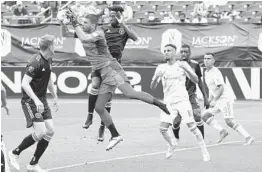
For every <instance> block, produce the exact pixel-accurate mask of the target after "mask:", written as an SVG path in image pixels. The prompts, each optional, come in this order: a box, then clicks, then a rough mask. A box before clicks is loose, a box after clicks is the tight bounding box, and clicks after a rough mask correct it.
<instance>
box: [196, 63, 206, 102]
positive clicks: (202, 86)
mask: <svg viewBox="0 0 262 172" xmlns="http://www.w3.org/2000/svg"><path fill="white" fill-rule="evenodd" d="M195 71H196V75H197V76H198V87H199V89H200V91H201V93H202V94H203V98H204V104H205V106H208V97H207V92H206V89H205V85H204V82H203V81H202V79H201V77H202V73H201V68H200V66H199V64H197V66H196V69H195Z"/></svg>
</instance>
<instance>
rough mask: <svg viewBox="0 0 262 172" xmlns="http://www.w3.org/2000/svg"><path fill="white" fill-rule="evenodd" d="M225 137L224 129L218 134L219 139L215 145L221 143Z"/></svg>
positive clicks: (226, 133) (226, 134)
mask: <svg viewBox="0 0 262 172" xmlns="http://www.w3.org/2000/svg"><path fill="white" fill-rule="evenodd" d="M227 136H228V132H227V131H226V130H225V129H223V130H222V131H221V132H220V139H219V140H218V141H217V143H220V142H222V141H223V140H224V139H225V138H226V137H227Z"/></svg>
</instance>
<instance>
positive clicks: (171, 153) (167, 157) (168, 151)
mask: <svg viewBox="0 0 262 172" xmlns="http://www.w3.org/2000/svg"><path fill="white" fill-rule="evenodd" d="M175 148H176V145H175V144H174V145H172V146H170V145H169V146H168V149H167V152H166V159H169V158H171V156H172V155H173V154H174V150H175Z"/></svg>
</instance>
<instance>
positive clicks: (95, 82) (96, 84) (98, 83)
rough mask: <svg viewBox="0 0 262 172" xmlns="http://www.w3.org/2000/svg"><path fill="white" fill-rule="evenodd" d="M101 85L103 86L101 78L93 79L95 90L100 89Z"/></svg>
mask: <svg viewBox="0 0 262 172" xmlns="http://www.w3.org/2000/svg"><path fill="white" fill-rule="evenodd" d="M100 84H101V80H100V78H99V77H93V78H92V88H93V89H99V86H100Z"/></svg>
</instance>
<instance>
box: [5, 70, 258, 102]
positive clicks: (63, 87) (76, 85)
mask: <svg viewBox="0 0 262 172" xmlns="http://www.w3.org/2000/svg"><path fill="white" fill-rule="evenodd" d="M124 69H125V71H126V74H127V76H128V78H129V79H130V83H131V85H132V86H133V88H134V89H135V90H136V91H146V92H148V93H150V94H152V95H154V96H156V97H158V98H163V93H162V86H161V84H160V85H159V86H158V88H157V89H156V90H151V89H150V82H151V79H152V76H153V74H154V71H155V67H125V68H124ZM220 70H221V72H222V74H223V76H224V79H225V82H226V85H227V87H228V89H229V91H230V92H231V93H232V96H233V97H234V98H235V99H241V100H243V99H253V100H259V99H262V91H261V90H262V68H220ZM90 72H91V68H89V67H53V68H52V77H53V78H54V80H55V82H54V85H55V88H56V90H57V93H58V96H59V97H60V98H63V97H70V98H85V97H87V92H88V89H90V87H91V73H90ZM23 74H24V67H2V72H1V80H2V83H3V85H4V86H5V88H6V90H7V95H8V97H21V81H22V77H23ZM120 95H122V93H121V92H120V91H119V90H117V91H116V97H119V96H120ZM198 95H199V97H200V98H201V97H202V96H201V93H200V91H199V90H198Z"/></svg>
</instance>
